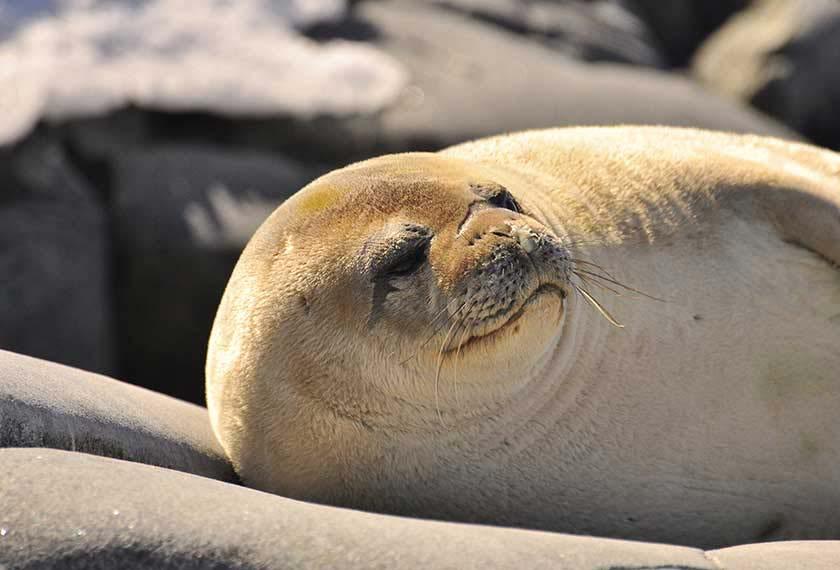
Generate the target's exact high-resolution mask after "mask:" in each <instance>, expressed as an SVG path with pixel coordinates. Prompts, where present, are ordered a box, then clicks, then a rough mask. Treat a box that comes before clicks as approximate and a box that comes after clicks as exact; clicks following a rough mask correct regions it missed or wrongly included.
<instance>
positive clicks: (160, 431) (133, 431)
mask: <svg viewBox="0 0 840 570" xmlns="http://www.w3.org/2000/svg"><path fill="white" fill-rule="evenodd" d="M0 447H51V448H58V449H69V450H74V451H81V452H85V453H92V454H96V455H104V456H109V457H117V458H120V459H127V460H130V461H136V462H142V463H148V464H151V465H161V466H164V467H169V468H172V469H178V470H181V471H187V472H189V473H195V474H197V475H203V476H205V477H212V478H214V479H222V480H225V481H233V480H235V475H234V474H233V470H232V468H231V467H230V464H229V463H228V461H227V458H226V457H225V455H224V452H223V451H222V449H221V446H220V445H219V443H218V442H217V441H216V438H215V436H214V435H213V432H212V431H211V429H210V420H209V418H208V416H207V410H205V409H204V408H200V407H198V406H193V405H191V404H187V403H185V402H179V401H178V400H174V399H172V398H168V397H166V396H162V395H160V394H155V393H153V392H149V391H148V390H144V389H142V388H137V387H135V386H130V385H128V384H125V383H122V382H118V381H117V380H113V379H111V378H107V377H104V376H99V375H98V374H92V373H90V372H84V371H82V370H77V369H74V368H70V367H67V366H62V365H60V364H54V363H51V362H46V361H43V360H38V359H35V358H30V357H28V356H22V355H19V354H14V353H11V352H6V351H2V350H0ZM79 455H80V456H81V454H79ZM4 469H5V466H4V465H3V462H2V461H1V460H0V471H3V470H4ZM107 476H108V475H107V472H103V473H102V477H103V478H107ZM0 479H4V480H3V483H2V485H0V488H7V486H8V485H9V482H8V481H7V480H5V478H4V477H2V476H0ZM79 483H80V484H85V485H90V484H91V483H89V482H87V481H86V480H85V479H81V480H80V481H79ZM3 510H5V505H3V504H2V503H0V511H3ZM50 520H53V521H56V522H57V521H60V519H59V518H51V519H50ZM1 538H2V537H0V539H1ZM0 544H1V543H0ZM2 551H3V546H2V545H0V552H2ZM0 567H2V566H0Z"/></svg>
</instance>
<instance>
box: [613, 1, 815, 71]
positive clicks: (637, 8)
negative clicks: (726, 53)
mask: <svg viewBox="0 0 840 570" xmlns="http://www.w3.org/2000/svg"><path fill="white" fill-rule="evenodd" d="M806 1H807V0H806ZM623 3H624V4H625V5H626V7H627V9H628V10H630V11H631V12H632V13H634V14H636V15H637V16H638V17H639V18H640V19H641V20H642V21H643V22H644V23H645V24H646V25H647V26H648V28H649V29H650V30H651V32H652V34H653V36H654V38H656V39H657V40H658V42H659V45H660V49H661V50H662V53H663V54H665V57H666V60H667V62H668V63H669V64H670V65H671V66H673V67H683V66H685V65H686V64H688V63H689V61H690V60H691V56H692V54H693V53H694V52H695V50H696V49H697V48H698V47H699V46H700V45H701V44H702V42H703V40H705V39H706V38H707V37H708V36H709V34H711V33H713V32H714V31H715V30H716V29H718V28H719V27H720V26H721V25H722V24H723V23H724V22H726V21H727V20H728V19H729V18H730V17H732V15H733V14H736V13H737V12H738V11H739V10H742V9H743V8H745V7H746V6H747V5H748V4H749V3H750V0H714V1H713V2H710V1H709V0H667V1H666V2H663V1H662V0H624V1H623ZM727 67H730V66H727ZM730 68H731V67H730Z"/></svg>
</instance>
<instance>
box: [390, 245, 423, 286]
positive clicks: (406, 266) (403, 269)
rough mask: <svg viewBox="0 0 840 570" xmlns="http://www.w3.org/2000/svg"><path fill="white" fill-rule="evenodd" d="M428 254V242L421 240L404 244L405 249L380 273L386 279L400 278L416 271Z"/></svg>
mask: <svg viewBox="0 0 840 570" xmlns="http://www.w3.org/2000/svg"><path fill="white" fill-rule="evenodd" d="M428 253H429V240H428V239H421V240H415V241H412V242H408V243H405V247H404V248H402V250H401V251H400V252H399V253H398V254H397V255H395V256H394V259H393V260H389V262H388V263H387V264H386V265H385V266H384V267H383V268H382V273H384V274H385V275H386V276H388V277H402V276H404V275H410V274H411V273H414V272H415V271H417V270H418V269H419V268H420V266H421V265H423V263H425V261H426V258H427V257H428Z"/></svg>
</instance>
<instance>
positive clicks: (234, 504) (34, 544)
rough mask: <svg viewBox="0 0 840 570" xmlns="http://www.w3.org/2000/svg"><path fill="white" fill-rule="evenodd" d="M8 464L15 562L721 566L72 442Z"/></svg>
mask: <svg viewBox="0 0 840 570" xmlns="http://www.w3.org/2000/svg"><path fill="white" fill-rule="evenodd" d="M0 466H2V470H3V472H4V476H3V479H4V484H3V486H2V487H0V528H2V529H3V530H0V533H2V536H0V565H1V564H3V563H5V564H6V565H7V566H9V567H10V568H22V567H32V566H37V567H43V568H46V567H50V568H121V569H131V568H159V569H165V568H295V569H305V568H312V569H316V568H342V569H351V568H383V569H385V568H429V569H431V568H452V569H456V568H457V569H469V568H476V569H486V568H529V569H534V570H536V569H540V568H545V569H550V570H566V569H568V570H596V569H598V570H605V569H608V568H612V569H618V568H634V569H637V568H644V567H655V568H660V569H661V568H665V567H667V566H666V565H668V564H672V565H677V566H678V567H681V568H684V567H688V568H691V569H693V570H714V568H715V566H714V564H712V563H711V562H709V561H708V560H706V558H705V557H704V556H703V554H702V552H700V551H698V550H693V549H689V548H683V547H675V546H665V545H659V544H644V543H635V542H625V541H617V540H607V539H598V538H588V537H577V536H570V535H561V534H550V533H540V532H531V531H522V530H513V529H499V528H492V527H480V526H473V525H462V524H450V523H439V522H431V521H420V520H412V519H403V518H396V517H389V516H384V515H375V514H369V513H362V512H358V511H349V510H342V509H337V508H333V507H326V506H320V505H313V504H308V503H302V502H298V501H292V500H289V499H285V498H282V497H277V496H273V495H268V494H265V493H261V492H258V491H254V490H251V489H246V488H243V487H237V486H233V485H229V484H225V483H221V482H218V481H212V480H209V479H203V478H200V477H195V476H190V475H187V474H183V473H177V472H174V471H169V470H165V469H159V468H154V467H149V466H145V465H137V464H132V463H126V462H122V461H116V460H112V459H103V458H100V457H93V456H89V455H83V454H78V453H68V452H64V451H52V450H42V449H18V450H0Z"/></svg>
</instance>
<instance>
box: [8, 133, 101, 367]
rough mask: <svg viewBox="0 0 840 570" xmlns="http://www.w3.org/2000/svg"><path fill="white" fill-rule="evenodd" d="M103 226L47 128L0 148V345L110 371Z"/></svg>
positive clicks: (90, 195) (91, 192) (93, 200)
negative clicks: (14, 143) (9, 145)
mask: <svg viewBox="0 0 840 570" xmlns="http://www.w3.org/2000/svg"><path fill="white" fill-rule="evenodd" d="M108 231H109V228H108V223H107V219H106V216H105V211H104V207H103V205H102V204H101V203H100V202H99V201H98V197H97V194H96V190H95V189H94V188H93V187H91V186H90V185H89V184H88V182H87V180H86V179H85V178H83V177H82V175H81V174H80V173H79V172H78V170H77V169H76V168H75V167H74V165H73V164H72V163H71V162H70V160H68V157H67V155H66V153H65V152H64V149H63V147H62V146H61V144H60V142H59V141H58V140H57V138H56V137H55V136H53V133H51V132H41V133H38V134H35V135H33V136H32V137H30V138H29V139H27V140H26V141H24V142H22V143H20V144H19V145H17V146H12V147H6V148H2V149H0V275H1V276H2V277H0V282H2V285H0V348H5V349H8V350H13V351H16V352H21V353H25V354H30V355H33V356H38V357H41V358H46V359H49V360H53V361H57V362H62V363H65V364H70V365H73V366H78V367H81V368H85V369H87V370H93V371H97V372H111V371H113V360H114V359H113V346H112V342H111V340H112V336H113V322H112V313H111V296H110V291H109V285H110V283H109V276H110V263H109V255H110V251H109V246H108Z"/></svg>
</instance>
